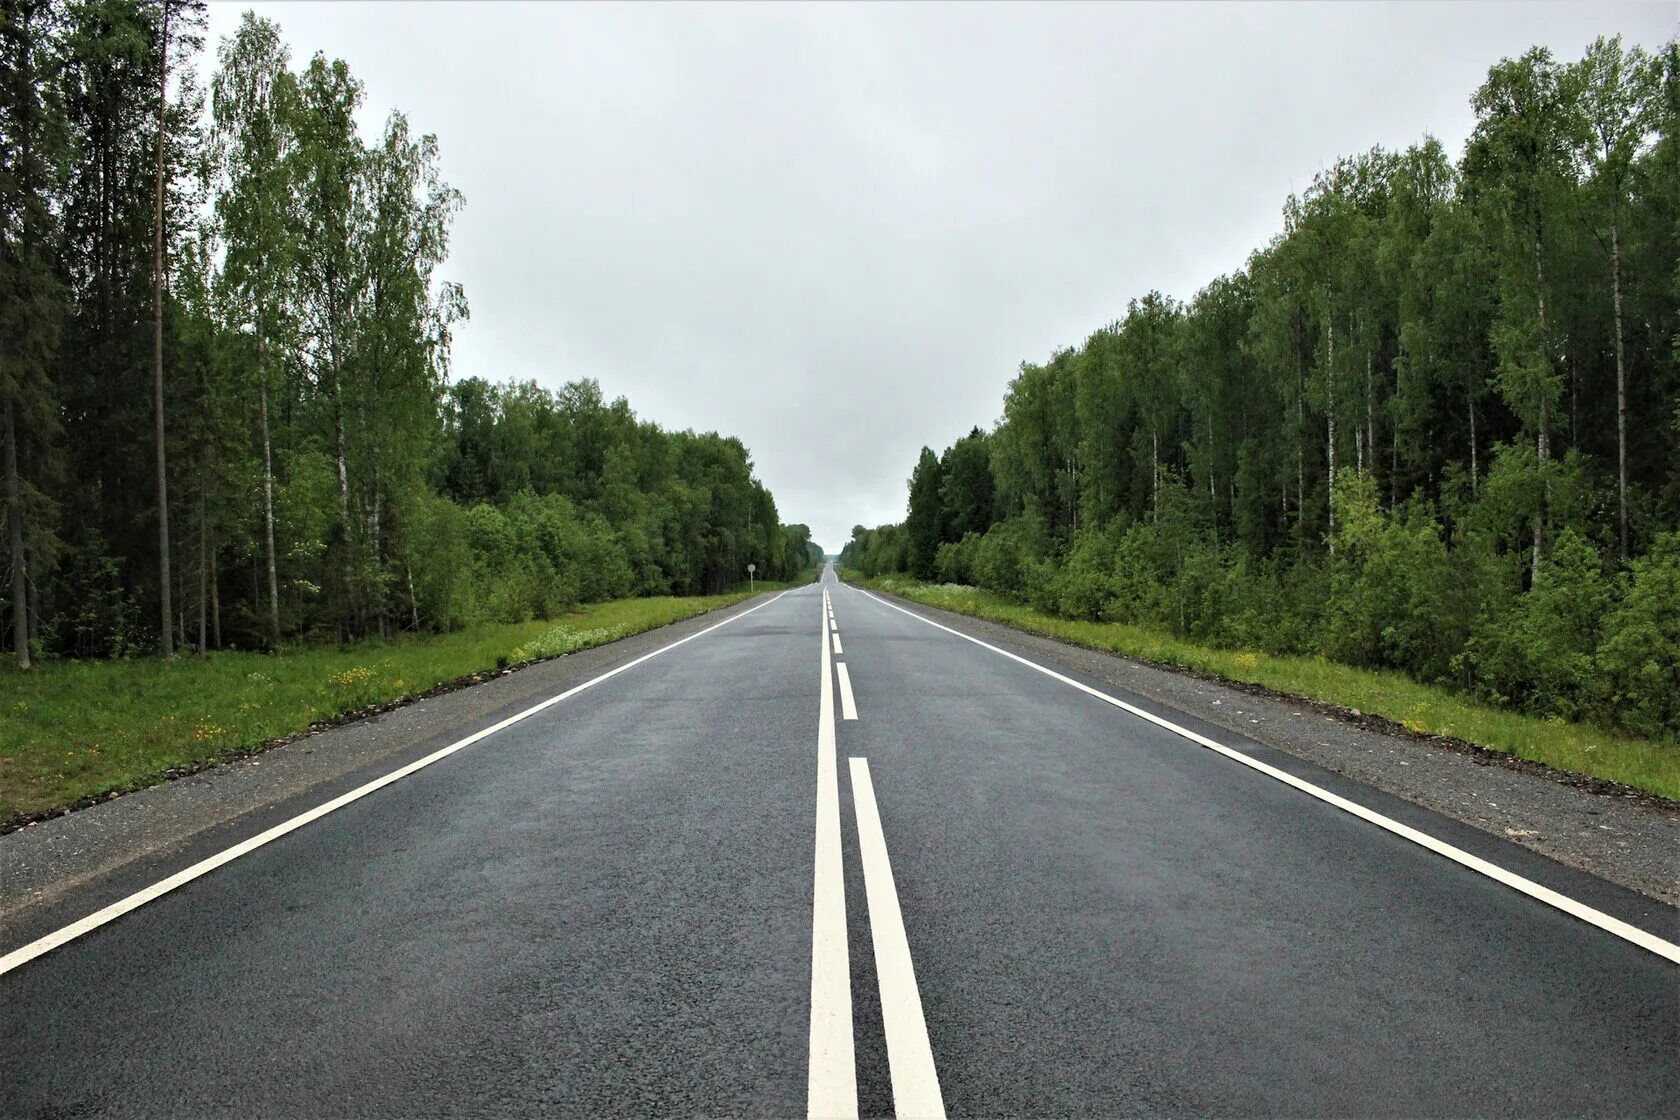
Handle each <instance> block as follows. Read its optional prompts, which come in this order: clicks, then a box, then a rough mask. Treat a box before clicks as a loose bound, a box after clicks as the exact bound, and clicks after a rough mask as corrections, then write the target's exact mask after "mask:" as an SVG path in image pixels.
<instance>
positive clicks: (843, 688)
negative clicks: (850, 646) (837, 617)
mask: <svg viewBox="0 0 1680 1120" xmlns="http://www.w3.org/2000/svg"><path fill="white" fill-rule="evenodd" d="M836 636H838V635H836ZM834 671H835V672H836V673H839V674H840V718H841V719H856V718H857V701H856V700H853V699H852V675H851V674H850V673H848V672H847V671H846V663H845V662H844V661H836V662H835V663H834Z"/></svg>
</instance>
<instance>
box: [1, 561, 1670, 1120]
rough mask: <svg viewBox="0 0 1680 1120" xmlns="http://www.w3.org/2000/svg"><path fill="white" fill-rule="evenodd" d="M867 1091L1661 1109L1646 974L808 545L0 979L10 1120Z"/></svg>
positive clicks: (1362, 1110) (829, 1095) (995, 1112)
mask: <svg viewBox="0 0 1680 1120" xmlns="http://www.w3.org/2000/svg"><path fill="white" fill-rule="evenodd" d="M825 598H826V599H827V600H830V601H831V602H832V619H833V621H832V622H830V621H829V618H830V616H829V613H828V610H829V609H828V607H826V606H825V605H824V604H825ZM836 635H837V638H836ZM831 665H832V666H833V667H834V668H833V672H832V674H831V673H830V672H829V669H830V667H831ZM840 666H844V673H843V674H842V673H841V672H840V669H839V667H840ZM1140 706H1141V707H1145V708H1149V707H1150V706H1149V705H1148V704H1146V703H1142V702H1140ZM853 713H855V718H848V717H849V716H851V715H852V714H853ZM1162 714H1164V715H1166V716H1167V717H1168V718H1170V719H1176V720H1177V721H1179V722H1181V723H1182V724H1183V725H1184V726H1185V727H1188V728H1190V729H1192V730H1196V729H1198V725H1196V724H1195V723H1194V721H1193V720H1190V719H1189V718H1188V717H1181V716H1175V715H1174V714H1173V713H1162ZM486 722H487V723H488V720H487V721H486ZM1217 737H1218V738H1219V739H1220V740H1221V741H1222V742H1224V743H1226V744H1227V745H1229V746H1231V747H1233V748H1235V749H1236V750H1238V751H1240V752H1242V753H1243V754H1244V755H1245V757H1248V756H1252V757H1255V758H1260V759H1263V760H1264V761H1267V762H1269V763H1271V764H1273V765H1277V766H1279V767H1280V768H1283V769H1287V770H1288V771H1289V772H1290V773H1292V774H1296V775H1299V776H1301V777H1303V778H1305V779H1306V780H1308V781H1312V782H1315V783H1319V784H1321V785H1322V786H1323V787H1324V788H1326V789H1329V790H1331V791H1332V792H1334V793H1336V794H1339V795H1341V796H1343V797H1347V798H1350V799H1353V800H1355V801H1358V802H1359V803H1360V804H1363V805H1367V806H1370V807H1372V808H1374V809H1376V810H1377V811H1378V812H1381V813H1385V814H1392V815H1394V816H1396V817H1397V818H1399V819H1401V820H1403V821H1404V822H1405V823H1406V824H1408V825H1410V826H1411V827H1414V828H1418V829H1421V830H1423V831H1424V832H1427V833H1429V834H1430V835H1431V836H1435V837H1438V838H1439V839H1441V840H1444V841H1446V842H1447V843H1450V844H1455V845H1461V846H1463V847H1465V848H1467V849H1469V850H1470V851H1472V852H1473V853H1474V854H1475V855H1477V856H1480V857H1482V858H1484V859H1488V860H1490V861H1492V862H1494V863H1497V864H1499V865H1500V866H1503V867H1506V868H1508V869H1509V870H1512V871H1515V872H1516V873H1517V874H1520V875H1523V876H1527V877H1530V878H1533V879H1535V880H1537V881H1539V882H1541V883H1542V884H1543V885H1545V886H1548V887H1551V888H1552V889H1555V890H1558V891H1561V892H1563V893H1564V894H1566V895H1569V896H1570V897H1572V898H1577V899H1581V900H1583V901H1586V902H1587V903H1588V904H1589V905H1591V906H1593V907H1595V908H1600V909H1602V910H1604V911H1606V912H1608V913H1610V914H1611V915H1612V916H1614V915H1615V914H1616V913H1617V912H1618V911H1619V910H1620V911H1625V912H1627V913H1629V914H1631V913H1635V912H1639V913H1646V914H1648V913H1649V903H1648V900H1638V899H1636V898H1634V897H1633V896H1627V897H1625V898H1624V897H1622V896H1621V894H1620V893H1619V888H1611V887H1608V886H1607V885H1605V884H1603V883H1602V882H1601V881H1598V880H1591V879H1590V878H1589V877H1587V876H1585V875H1583V874H1581V873H1579V872H1573V871H1569V870H1567V869H1564V868H1562V867H1560V866H1557V865H1551V864H1548V863H1547V862H1546V861H1544V860H1542V859H1540V858H1539V857H1537V856H1535V855H1534V854H1533V853H1530V852H1526V851H1524V850H1522V849H1520V848H1517V847H1515V846H1513V845H1506V844H1502V843H1500V842H1498V841H1496V840H1494V839H1492V838H1491V837H1488V836H1486V835H1485V834H1480V833H1474V830H1470V829H1467V828H1465V827H1463V826H1460V825H1457V824H1454V823H1453V822H1449V821H1447V820H1445V819H1444V818H1439V817H1435V816H1433V815H1432V814H1429V813H1427V812H1426V811H1424V810H1420V809H1416V808H1415V807H1408V806H1405V805H1403V804H1399V803H1395V802H1393V801H1392V799H1385V798H1384V797H1383V796H1382V795H1378V794H1375V793H1372V792H1370V791H1365V790H1362V789H1361V788H1360V787H1357V786H1355V785H1353V784H1352V783H1350V782H1347V781H1345V780H1341V779H1336V778H1334V777H1333V776H1330V775H1326V774H1323V773H1322V772H1318V771H1314V770H1313V769H1312V768H1311V767H1310V766H1308V765H1307V764H1305V763H1300V762H1295V761H1288V762H1285V761H1283V760H1280V759H1278V758H1275V757H1273V756H1272V755H1271V754H1269V753H1268V752H1266V751H1265V750H1264V749H1263V748H1259V747H1256V746H1254V745H1252V744H1244V743H1242V742H1240V741H1237V740H1234V739H1233V738H1232V737H1231V736H1230V735H1229V733H1226V732H1219V734H1218V735H1217ZM854 759H862V760H864V762H863V763H861V764H860V763H857V762H854V761H853V760H854ZM814 853H815V855H814ZM202 854H204V853H199V855H202ZM143 885H144V884H138V885H137V886H143ZM837 923H838V924H837ZM1644 924H1645V926H1646V927H1647V928H1649V929H1651V932H1654V933H1656V934H1657V935H1658V936H1661V937H1665V938H1667V939H1669V940H1675V939H1676V938H1675V934H1676V931H1675V930H1674V929H1673V928H1672V927H1671V926H1670V928H1663V926H1664V925H1665V924H1666V923H1663V922H1659V923H1657V925H1656V926H1655V927H1653V926H1652V923H1651V922H1650V921H1649V920H1648V919H1647V920H1646V921H1645V923H1644ZM17 948H19V947H18V946H16V945H0V955H3V954H5V953H7V952H8V951H11V950H16V949H17ZM3 959H4V958H3V956H0V960H3ZM848 1022H849V1024H850V1029H849V1030H847V1029H846V1024H847V1023H848ZM848 1051H849V1052H848ZM895 1096H896V1099H897V1102H898V1105H899V1107H900V1110H901V1111H903V1112H917V1111H921V1112H932V1111H934V1110H935V1109H938V1108H940V1107H943V1109H944V1110H946V1111H947V1112H948V1113H949V1114H950V1115H979V1116H1003V1115H1008V1116H1016V1115H1032V1116H1047V1115H1049V1116H1092V1115H1135V1114H1145V1115H1216V1114H1219V1115H1259V1114H1286V1115H1396V1116H1418V1115H1454V1116H1460V1115H1471V1114H1477V1115H1521V1116H1539V1115H1558V1116H1580V1115H1590V1114H1604V1115H1617V1116H1628V1115H1639V1116H1656V1115H1680V964H1676V963H1674V962H1672V961H1669V960H1666V959H1664V958H1662V957H1661V956H1659V955H1657V954H1655V953H1653V952H1651V951H1649V950H1648V949H1647V948H1642V947H1640V946H1639V945H1636V944H1633V943H1630V942H1629V941H1628V940H1626V939H1624V938H1621V937H1618V936H1614V935H1613V934H1611V933H1608V932H1606V931H1605V930H1603V929H1600V928H1597V927H1595V926H1593V925H1591V924H1588V923H1587V922H1585V921H1582V920H1580V919H1579V918H1577V917H1574V916H1571V915H1569V914H1566V913H1564V912H1562V911H1560V910H1559V909H1557V908H1555V907H1554V906H1549V905H1546V904H1545V903H1543V902H1540V901H1537V900H1535V899H1533V898H1531V897H1528V896H1526V895H1524V894H1522V893H1519V892H1518V891H1516V890H1513V889H1512V888H1511V887H1509V886H1507V885H1504V884H1502V883H1499V882H1496V881H1494V880H1493V879H1490V878H1488V877H1487V876H1485V875H1483V874H1478V873H1477V872H1475V871H1473V870H1471V869H1468V868H1466V867H1463V866H1460V865H1459V864H1457V863H1454V862H1451V861H1450V860H1448V859H1446V858H1443V857H1442V856H1441V855H1439V854H1437V853H1435V852H1432V851H1429V850H1427V849H1426V848H1424V847H1421V846H1419V845H1418V844H1417V843H1414V842H1412V841H1411V840H1408V839H1405V838H1403V837H1401V836H1397V835H1395V834H1394V833H1393V832H1391V831H1387V830H1384V829H1383V828H1379V827H1377V826H1375V825H1373V824H1372V823H1370V822H1369V821H1368V820H1364V819H1360V818H1359V817H1357V816H1355V815H1352V814H1350V813H1349V812H1347V811H1344V810H1343V809H1342V808H1338V807H1336V806H1334V805H1331V804H1327V803H1325V802H1324V801H1321V800H1317V799H1315V798H1314V797H1311V796H1308V795H1307V794H1305V793H1303V792H1302V791H1301V790H1299V789H1296V788H1292V787H1290V786H1289V785H1286V784H1284V783H1283V782H1280V781H1278V780H1276V779H1275V778H1273V777H1270V776H1267V775H1266V774H1263V773H1260V772H1257V771H1255V770H1253V769H1250V768H1248V767H1246V766H1244V765H1242V764H1240V763H1239V762H1237V761H1233V760H1232V759H1231V758H1227V757H1224V756H1222V755H1220V754H1218V753H1215V752H1214V751H1211V750H1208V749H1205V748H1204V747H1201V746H1198V745H1196V744H1195V743H1194V742H1191V741H1189V740H1187V739H1186V738H1184V737H1183V736H1182V735H1179V734H1176V733H1174V732H1173V731H1171V730H1168V729H1165V728H1162V727H1160V726H1157V725H1155V724H1152V723H1149V722H1147V721H1146V720H1144V719H1141V718H1139V717H1138V716H1136V715H1134V714H1131V713H1128V712H1125V711H1123V710H1120V709H1117V708H1116V707H1114V706H1112V705H1110V704H1107V703H1105V702H1103V701H1101V700H1100V699H1097V698H1094V697H1092V696H1089V695H1086V694H1083V693H1081V692H1080V691H1078V690H1077V689H1076V688H1074V687H1072V686H1070V685H1069V684H1068V683H1065V682H1064V681H1060V680H1056V679H1053V678H1051V677H1049V676H1046V675H1044V674H1042V673H1038V672H1035V671H1034V670H1033V669H1031V668H1030V667H1028V666H1025V665H1022V664H1020V663H1018V662H1016V661H1013V660H1010V659H1009V658H1007V657H1005V656H1003V655H1001V654H1000V653H998V652H996V651H994V650H991V649H987V648H983V647H981V646H979V645H976V644H974V643H972V642H969V641H965V640H963V639H962V638H960V637H958V636H955V635H953V634H950V633H948V632H946V631H944V630H941V629H938V628H936V627H934V626H930V625H927V624H926V623H924V622H922V621H918V620H917V619H916V618H914V617H911V616H910V615H909V614H906V613H905V612H904V611H902V610H901V609H897V608H895V607H893V606H891V605H889V604H887V603H884V602H882V601H880V600H877V599H875V598H873V597H871V596H868V595H866V594H864V593H862V592H860V591H857V590H854V589H851V588H846V587H842V586H840V585H838V584H836V583H834V582H833V580H832V577H825V580H824V583H823V584H822V585H821V586H820V587H818V586H814V587H808V588H803V589H800V590H797V591H793V592H790V593H788V594H785V595H783V596H781V597H779V598H777V599H774V600H773V601H770V602H768V603H766V604H764V605H761V606H759V607H758V608H757V609H756V610H752V611H750V612H748V613H745V614H742V615H740V616H737V617H735V618H733V619H732V620H730V621H729V622H727V623H726V624H724V625H722V626H720V627H718V628H716V629H714V630H711V631H708V632H706V633H704V634H702V635H701V636H698V637H695V638H693V639H692V640H689V641H687V642H685V643H683V644H681V645H679V646H676V647H675V648H671V649H669V650H667V651H666V652H664V653H661V654H659V655H658V656H656V657H654V658H652V659H651V660H647V661H644V662H642V663H640V664H635V665H633V666H631V667H630V668H628V669H626V670H625V671H623V672H621V673H619V674H618V675H616V676H613V677H611V678H610V679H608V680H605V681H602V682H601V683H599V684H598V685H596V686H594V687H591V688H589V689H587V690H586V691H583V692H580V693H578V694H577V695H574V696H571V697H569V698H567V699H565V700H562V701H560V702H559V703H556V704H554V705H552V706H550V707H548V708H546V709H545V710H543V711H541V712H538V713H536V714H533V715H531V716H529V717H528V718H526V719H524V720H522V721H520V722H517V723H514V724H512V725H511V726H508V727H505V728H503V729H502V730H499V731H497V732H496V733H495V734H493V735H491V736H489V737H487V738H484V739H483V740H481V741H478V742H475V743H473V744H471V745H469V746H466V747H464V748H463V749H461V750H459V751H457V752H455V753H453V754H450V755H449V756H448V757H444V758H441V759H439V760H438V761H436V762H434V763H432V764H431V765H428V766H426V767H425V768H423V769H419V770H417V771H415V772H413V773H411V774H408V775H407V776H405V777H403V778H402V779H401V780H399V781H396V782H394V783H392V784H390V785H387V786H385V787H384V788H381V789H379V790H377V791H375V792H372V793H370V794H368V795H367V796H365V797H362V798H360V799H358V800H354V801H352V802H350V803H348V804H346V805H344V806H343V807H341V808H338V809H336V810H335V811H333V812H331V813H329V814H327V815H325V816H322V817H320V818H319V819H317V820H313V821H311V822H310V823H307V824H305V825H303V826H302V827H299V828H297V829H296V830H295V831H292V832H289V833H287V834H285V835H283V836H280V837H279V838H277V839H274V840H273V841H272V842H269V843H267V844H265V845H263V846H261V847H258V848H256V849H255V850H252V851H250V852H248V853H245V854H242V855H240V856H239V858H237V859H234V860H232V861H230V862H227V863H226V864H225V865H223V866H220V867H218V868H216V869H215V870H213V871H210V872H209V873H207V874H204V875H203V876H201V877H198V878H195V879H193V880H192V881H191V882H188V883H186V884H185V885H183V886H181V887H180V888H179V889H175V890H173V891H170V892H169V893H166V894H163V895H162V896H161V897H158V898H156V899H155V900H153V901H150V902H149V903H147V904H146V905H144V906H141V907H139V908H138V909H135V910H133V911H132V912H131V913H127V914H126V915H124V916H122V917H120V918H118V919H116V920H114V921H111V922H109V923H108V924H104V925H101V926H99V927H98V928H95V929H92V930H91V931H89V932H87V933H85V934H84V935H82V936H79V937H77V938H76V939H74V940H70V941H68V942H67V943H66V944H63V945H61V946H59V947H57V948H54V949H52V950H51V951H50V952H46V953H44V954H42V955H40V956H38V957H35V958H34V959H30V960H27V961H24V962H22V963H18V964H16V965H15V967H12V968H11V969H10V970H9V971H6V972H5V973H4V975H0V1113H3V1114H5V1115H24V1116H30V1115H39V1116H82V1115H124V1116H129V1115H159V1116H183V1115H193V1116H260V1115H296V1116H328V1115H331V1116H388V1115H395V1116H421V1115H427V1116H429V1115H498V1116H504V1115H550V1116H551V1115H608V1114H620V1115H671V1114H677V1115H696V1114H703V1115H767V1116H796V1115H805V1114H806V1113H807V1110H808V1109H810V1110H812V1111H815V1112H818V1113H826V1112H831V1111H833V1112H841V1113H844V1112H846V1111H848V1110H850V1109H852V1108H854V1107H855V1108H856V1109H857V1110H858V1111H861V1113H862V1114H864V1115H886V1114H891V1113H892V1112H893V1110H894V1106H895Z"/></svg>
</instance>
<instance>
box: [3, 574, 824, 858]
mask: <svg viewBox="0 0 1680 1120" xmlns="http://www.w3.org/2000/svg"><path fill="white" fill-rule="evenodd" d="M797 582H800V583H802V582H805V581H803V580H801V581H797ZM795 585H796V584H795V583H765V582H760V583H759V584H758V586H757V589H756V590H757V591H758V592H759V593H761V594H762V593H763V592H766V591H781V590H785V589H786V588H788V587H792V586H795ZM746 598H748V595H747V593H746V592H745V591H737V592H733V593H730V594H725V595H706V596H693V597H687V598H677V597H662V598H652V599H617V600H613V601H611V602H605V603H591V604H589V605H587V606H585V607H583V608H582V609H580V610H578V611H577V612H575V613H573V614H570V615H568V616H566V617H565V618H561V619H549V620H546V621H533V622H518V623H487V624H484V625H481V626H475V627H473V628H471V629H469V630H463V631H460V632H458V633H454V634H432V635H422V636H414V637H402V638H397V639H394V640H392V641H388V642H366V643H361V644H358V645H356V646H353V647H351V648H349V649H338V648H336V647H334V648H322V649H298V650H291V651H287V652H284V653H280V654H262V653H216V654H212V655H211V656H210V657H209V658H208V659H206V660H203V661H200V660H199V659H197V658H194V657H182V658H177V659H176V660H175V661H172V662H164V661H158V660H144V661H142V660H134V661H43V662H39V663H38V664H37V666H36V668H35V670H34V671H32V672H30V673H27V674H22V673H18V672H16V671H15V670H0V830H4V829H6V828H7V827H9V826H13V825H16V824H18V823H20V822H21V821H23V820H26V819H30V818H33V817H35V816H37V815H39V814H42V813H46V812H51V811H53V810H56V809H61V808H64V807H66V806H70V805H74V804H77V803H78V802H85V801H86V800H88V799H89V798H95V797H100V796H103V795H106V794H109V793H113V792H116V791H121V790H129V789H134V788H137V787H139V786H143V785H147V784H150V783H151V782H154V781H157V780H160V779H162V778H165V777H168V776H169V775H170V773H171V771H181V770H191V769H197V768H199V767H202V766H203V765H204V764H206V763H208V762H214V761H216V760H217V759H220V758H225V757H233V756H237V755H239V754H242V753H246V752H248V751H250V750H252V749H253V748H256V747H259V746H261V745H262V744H264V743H266V742H269V741H270V740H273V739H279V738H282V737H284V736H287V735H292V734H295V733H297V732H299V731H303V730H306V729H307V728H308V727H309V726H310V725H311V724H316V723H321V722H324V721H327V720H333V719H337V718H339V717H341V716H344V715H346V714H348V713H352V712H357V711H360V710H362V709H366V708H369V707H373V706H376V705H382V704H389V703H391V702H393V701H398V700H403V699H406V698H409V697H413V696H418V695H420V694H422V693H425V692H428V691H430V690H432V689H434V688H437V687H438V686H439V685H443V684H446V683H448V682H451V681H455V680H458V679H460V678H462V677H466V676H470V675H472V674H474V673H481V672H485V671H488V670H495V669H500V668H504V667H507V666H512V665H520V664H526V663H529V662H532V661H540V660H542V659H544V658H549V657H557V656H559V655H561V654H564V653H571V652H572V651H574V650H580V649H587V648H589V647H591V646H598V645H602V644H604V643H606V642H611V641H616V640H618V639H619V638H625V637H629V636H630V635H632V634H639V633H641V632H643V631H645V630H652V629H655V628H657V627H660V626H666V625H668V624H670V623H673V622H678V621H680V620H682V619H685V618H691V617H693V616H694V615H697V614H702V613H704V612H706V611H711V610H716V609H718V608H720V607H727V606H732V605H734V604H735V603H739V602H741V601H742V600H743V599H746Z"/></svg>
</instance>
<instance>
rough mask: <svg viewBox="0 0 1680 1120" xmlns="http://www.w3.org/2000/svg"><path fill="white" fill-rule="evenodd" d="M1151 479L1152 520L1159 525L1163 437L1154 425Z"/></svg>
mask: <svg viewBox="0 0 1680 1120" xmlns="http://www.w3.org/2000/svg"><path fill="white" fill-rule="evenodd" d="M1149 477H1150V491H1151V496H1150V499H1149V500H1150V503H1151V505H1152V507H1153V512H1152V513H1151V518H1152V519H1153V520H1154V522H1155V523H1156V524H1157V525H1159V524H1160V523H1161V436H1160V434H1159V433H1158V432H1156V430H1155V428H1154V426H1153V425H1151V426H1150V429H1149Z"/></svg>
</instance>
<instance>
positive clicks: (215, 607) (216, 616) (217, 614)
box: [210, 541, 222, 649]
mask: <svg viewBox="0 0 1680 1120" xmlns="http://www.w3.org/2000/svg"><path fill="white" fill-rule="evenodd" d="M220 578H221V573H220V572H219V571H217V569H216V542H214V541H211V542H210V642H211V644H212V645H214V646H215V647H216V648H217V649H221V648H222V596H221V589H220V588H219V587H218V586H217V584H218V583H219V582H220Z"/></svg>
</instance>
